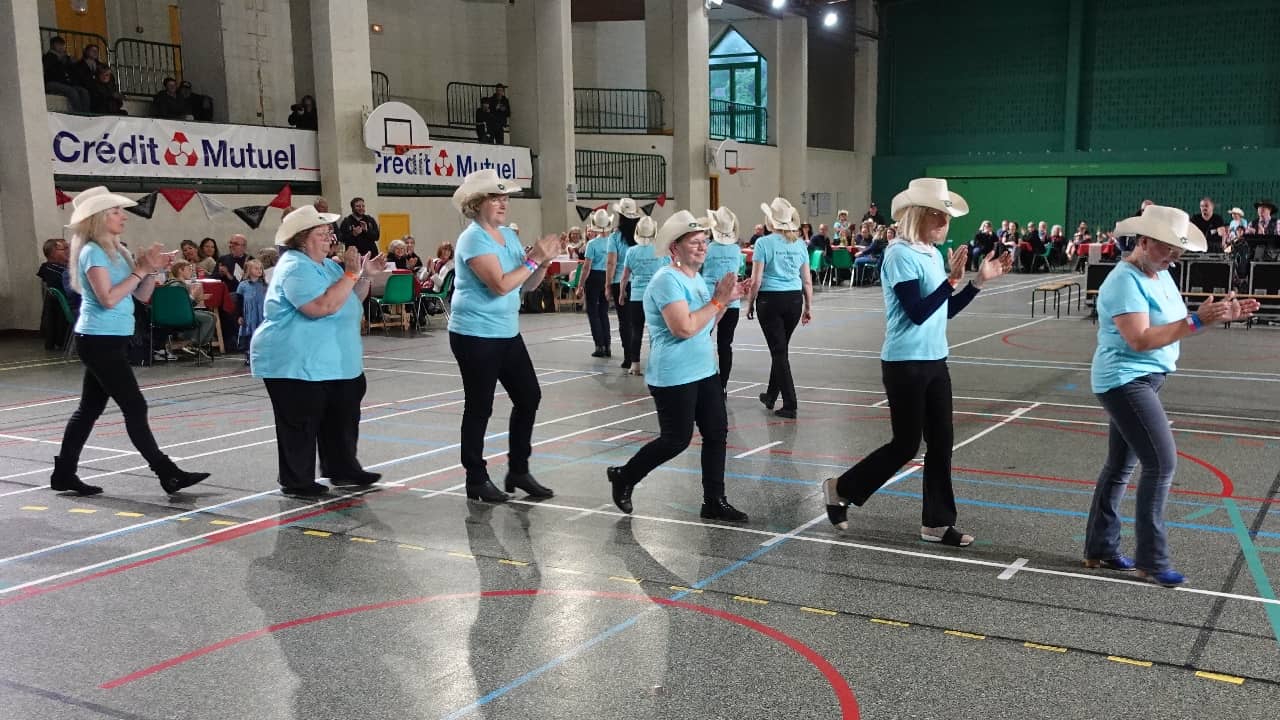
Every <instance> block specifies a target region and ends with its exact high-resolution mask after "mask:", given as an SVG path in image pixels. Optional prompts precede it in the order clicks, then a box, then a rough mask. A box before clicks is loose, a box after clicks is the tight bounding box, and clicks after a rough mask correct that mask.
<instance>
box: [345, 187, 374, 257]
mask: <svg viewBox="0 0 1280 720" xmlns="http://www.w3.org/2000/svg"><path fill="white" fill-rule="evenodd" d="M380 237H382V231H381V230H379V229H378V221H377V220H374V219H373V216H372V215H366V214H365V213H364V198H356V199H354V200H352V201H351V214H350V215H348V216H346V217H344V218H342V224H340V225H339V226H338V240H339V241H341V242H342V244H343V245H346V246H348V247H350V246H351V245H355V246H356V251H357V252H359V253H360V254H361V255H364V254H368V255H369V256H371V257H372V256H374V255H377V254H378V252H379V251H378V239H379V238H380Z"/></svg>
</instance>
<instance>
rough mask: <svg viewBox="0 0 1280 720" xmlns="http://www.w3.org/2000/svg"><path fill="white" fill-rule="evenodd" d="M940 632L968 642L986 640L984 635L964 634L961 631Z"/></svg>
mask: <svg viewBox="0 0 1280 720" xmlns="http://www.w3.org/2000/svg"><path fill="white" fill-rule="evenodd" d="M942 632H943V633H945V634H947V635H953V636H955V637H962V638H966V639H969V640H986V639H987V636H986V635H979V634H977V633H971V632H965V631H963V630H943V631H942Z"/></svg>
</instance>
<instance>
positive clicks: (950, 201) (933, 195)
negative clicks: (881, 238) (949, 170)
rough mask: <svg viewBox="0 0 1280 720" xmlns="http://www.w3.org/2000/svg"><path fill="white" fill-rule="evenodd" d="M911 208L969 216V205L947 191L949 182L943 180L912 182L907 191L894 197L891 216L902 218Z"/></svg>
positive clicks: (917, 179) (921, 179) (920, 179)
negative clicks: (924, 208) (903, 212)
mask: <svg viewBox="0 0 1280 720" xmlns="http://www.w3.org/2000/svg"><path fill="white" fill-rule="evenodd" d="M909 207H927V208H933V209H934V210H941V211H942V212H944V213H946V214H948V215H950V216H951V217H960V216H961V215H968V214H969V203H967V202H965V200H964V198H962V197H960V196H959V195H957V194H955V193H953V192H951V191H949V190H947V181H946V180H943V179H941V178H916V179H915V180H912V181H911V182H910V183H909V184H908V185H907V189H906V190H903V191H902V192H900V193H898V194H897V195H894V196H893V205H891V206H890V209H889V214H891V215H893V217H895V218H901V217H902V211H904V210H906V209H907V208H909Z"/></svg>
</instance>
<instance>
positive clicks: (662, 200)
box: [654, 193, 667, 207]
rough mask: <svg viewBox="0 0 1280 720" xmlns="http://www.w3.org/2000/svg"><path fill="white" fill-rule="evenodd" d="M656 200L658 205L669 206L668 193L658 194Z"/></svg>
mask: <svg viewBox="0 0 1280 720" xmlns="http://www.w3.org/2000/svg"><path fill="white" fill-rule="evenodd" d="M654 202H656V203H658V207H666V206H667V194H666V193H662V194H661V195H659V196H658V199H657V200H655V201H654Z"/></svg>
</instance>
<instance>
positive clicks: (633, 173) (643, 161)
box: [573, 150, 667, 198]
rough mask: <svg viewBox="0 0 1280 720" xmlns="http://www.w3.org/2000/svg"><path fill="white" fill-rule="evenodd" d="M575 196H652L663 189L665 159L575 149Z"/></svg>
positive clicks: (665, 176)
mask: <svg viewBox="0 0 1280 720" xmlns="http://www.w3.org/2000/svg"><path fill="white" fill-rule="evenodd" d="M573 161H574V166H575V167H574V175H575V177H576V182H577V184H578V196H579V197H587V198H616V197H623V196H626V197H633V198H653V197H658V196H659V195H662V194H664V193H666V191H667V160H666V158H664V157H662V156H661V155H641V154H637V153H620V152H608V151H605V150H575V151H574V158H573Z"/></svg>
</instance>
